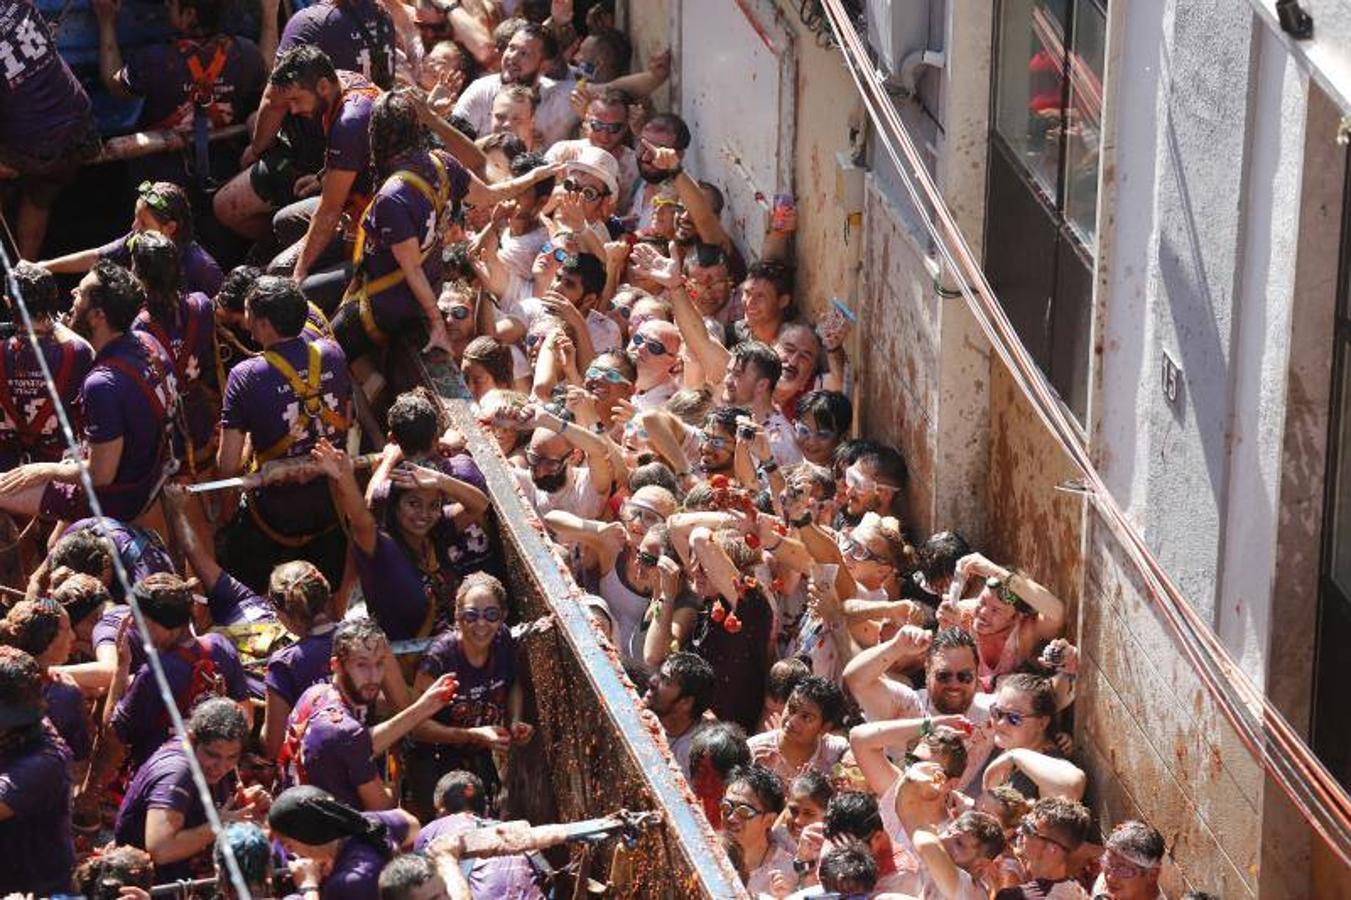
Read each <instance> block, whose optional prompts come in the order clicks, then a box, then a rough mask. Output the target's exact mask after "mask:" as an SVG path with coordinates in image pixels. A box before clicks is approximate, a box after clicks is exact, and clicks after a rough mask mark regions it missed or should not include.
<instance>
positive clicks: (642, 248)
mask: <svg viewBox="0 0 1351 900" xmlns="http://www.w3.org/2000/svg"><path fill="white" fill-rule="evenodd" d="M629 265H630V266H631V267H632V268H633V269H634V270H635V271H637V272H638V273H639V274H641V275H644V276H646V277H648V278H651V279H652V280H653V281H655V282H657V283H659V284H662V285H665V286H666V287H668V288H669V287H676V286H678V285H679V284H680V268H679V267H678V266H677V265H676V261H675V260H673V259H671V258H670V257H669V256H663V255H662V254H661V251H660V250H658V249H657V248H656V247H653V246H652V245H651V244H634V245H633V250H632V251H630V253H629Z"/></svg>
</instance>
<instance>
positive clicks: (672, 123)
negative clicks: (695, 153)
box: [643, 112, 691, 150]
mask: <svg viewBox="0 0 1351 900" xmlns="http://www.w3.org/2000/svg"><path fill="white" fill-rule="evenodd" d="M652 126H655V127H656V128H658V129H660V130H661V131H669V132H671V133H672V134H673V135H675V149H676V150H685V149H687V148H688V147H689V146H690V140H691V135H690V126H688V125H686V124H685V120H684V119H682V118H680V116H678V115H676V114H675V113H670V112H664V113H657V114H656V115H655V116H653V117H652V118H650V119H648V120H647V122H646V124H644V125H643V127H644V128H648V127H652Z"/></svg>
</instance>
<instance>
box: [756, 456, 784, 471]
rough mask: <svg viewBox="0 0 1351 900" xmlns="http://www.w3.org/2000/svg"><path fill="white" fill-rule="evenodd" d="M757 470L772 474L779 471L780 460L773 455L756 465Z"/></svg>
mask: <svg viewBox="0 0 1351 900" xmlns="http://www.w3.org/2000/svg"><path fill="white" fill-rule="evenodd" d="M755 471H756V472H757V473H759V474H761V475H772V474H773V473H775V472H777V471H779V462H778V460H776V459H774V457H772V456H771V457H770V458H769V459H767V460H765V461H764V462H762V463H760V464H759V465H758V466H756V467H755Z"/></svg>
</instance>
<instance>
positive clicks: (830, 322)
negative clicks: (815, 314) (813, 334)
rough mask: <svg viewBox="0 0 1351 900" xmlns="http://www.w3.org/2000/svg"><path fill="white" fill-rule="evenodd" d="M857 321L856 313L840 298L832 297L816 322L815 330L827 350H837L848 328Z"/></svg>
mask: <svg viewBox="0 0 1351 900" xmlns="http://www.w3.org/2000/svg"><path fill="white" fill-rule="evenodd" d="M857 322H858V315H857V314H855V312H854V311H853V310H852V309H850V308H849V307H848V306H845V304H844V301H842V300H840V298H838V297H833V298H831V301H830V306H828V307H826V312H825V315H823V316H822V317H821V321H820V322H819V323H817V326H816V331H817V333H818V334H819V335H820V336H821V343H822V344H823V345H824V346H825V348H826V349H827V350H837V349H839V347H840V345H841V344H843V343H844V337H845V335H846V334H847V333H848V332H849V329H850V328H851V327H852V326H853V325H854V324H855V323H857Z"/></svg>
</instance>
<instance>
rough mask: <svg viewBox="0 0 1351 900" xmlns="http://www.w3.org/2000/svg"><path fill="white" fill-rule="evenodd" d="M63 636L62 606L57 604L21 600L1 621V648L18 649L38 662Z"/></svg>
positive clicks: (53, 601)
mask: <svg viewBox="0 0 1351 900" xmlns="http://www.w3.org/2000/svg"><path fill="white" fill-rule="evenodd" d="M60 633H61V604H59V603H57V602H56V601H55V600H50V599H43V600H20V601H19V602H18V603H16V604H14V605H13V606H11V607H10V608H9V613H8V614H6V616H5V617H4V619H0V644H8V645H9V646H11V647H18V648H19V649H20V650H22V651H23V652H24V653H27V654H29V655H30V656H33V657H34V658H36V657H39V656H41V655H42V654H43V653H46V652H47V648H48V647H50V646H51V645H52V641H54V640H56V636H57V635H58V634H60Z"/></svg>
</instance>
